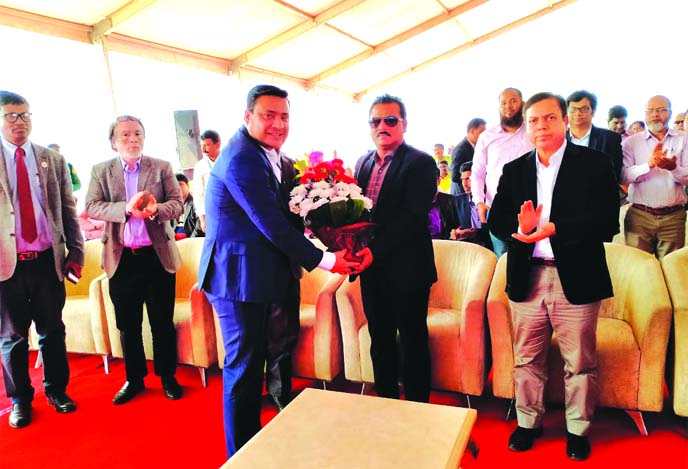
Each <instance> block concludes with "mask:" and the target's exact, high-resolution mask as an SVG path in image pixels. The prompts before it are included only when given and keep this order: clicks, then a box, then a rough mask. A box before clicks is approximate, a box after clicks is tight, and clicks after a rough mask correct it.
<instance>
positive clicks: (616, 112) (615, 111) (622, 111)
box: [607, 104, 628, 122]
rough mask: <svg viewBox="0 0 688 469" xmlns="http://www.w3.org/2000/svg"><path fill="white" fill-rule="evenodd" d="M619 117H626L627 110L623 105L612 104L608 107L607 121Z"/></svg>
mask: <svg viewBox="0 0 688 469" xmlns="http://www.w3.org/2000/svg"><path fill="white" fill-rule="evenodd" d="M621 117H623V118H624V119H625V118H626V117H628V111H627V110H626V108H625V107H623V106H621V105H619V104H617V105H616V106H612V107H610V108H609V112H608V113H607V122H609V121H610V120H612V119H619V118H621Z"/></svg>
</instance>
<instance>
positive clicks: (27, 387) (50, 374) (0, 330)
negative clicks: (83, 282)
mask: <svg viewBox="0 0 688 469" xmlns="http://www.w3.org/2000/svg"><path fill="white" fill-rule="evenodd" d="M64 304H65V288H64V283H62V282H61V281H60V280H58V278H57V273H56V272H55V260H54V258H53V251H52V249H48V250H47V251H43V252H42V253H41V254H40V255H39V257H38V259H35V260H30V261H18V262H17V267H16V269H15V271H14V275H12V277H10V278H9V279H7V280H5V281H4V282H0V353H2V372H3V376H4V380H5V390H6V392H7V396H8V397H10V398H12V402H13V403H15V404H16V403H19V402H31V400H32V399H33V395H34V389H33V387H32V386H31V380H30V378H29V342H28V337H29V327H30V326H31V321H34V322H35V324H36V331H37V332H38V337H39V339H38V347H39V349H40V351H41V355H42V357H43V387H44V390H45V393H46V394H57V393H61V392H64V391H65V389H66V388H67V383H68V382H69V365H68V363H67V350H66V348H65V326H64V323H63V322H62V308H63V307H64Z"/></svg>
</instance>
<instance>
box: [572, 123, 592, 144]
mask: <svg viewBox="0 0 688 469" xmlns="http://www.w3.org/2000/svg"><path fill="white" fill-rule="evenodd" d="M590 132H592V125H591V126H590V128H589V129H588V131H587V132H586V133H585V135H583V136H582V137H580V138H578V137H576V136H574V135H573V132H571V128H569V135H570V136H571V139H575V140H578V141H579V142H580V141H581V140H585V139H587V138H588V137H590Z"/></svg>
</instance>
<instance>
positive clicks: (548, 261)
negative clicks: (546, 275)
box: [530, 257, 557, 267]
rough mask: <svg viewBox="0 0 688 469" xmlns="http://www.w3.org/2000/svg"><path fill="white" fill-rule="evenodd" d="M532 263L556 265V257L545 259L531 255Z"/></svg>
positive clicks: (548, 265)
mask: <svg viewBox="0 0 688 469" xmlns="http://www.w3.org/2000/svg"><path fill="white" fill-rule="evenodd" d="M530 263H531V264H533V265H544V266H545V267H556V266H557V261H556V259H543V258H542V257H531V258H530Z"/></svg>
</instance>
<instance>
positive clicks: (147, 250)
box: [124, 245, 155, 256]
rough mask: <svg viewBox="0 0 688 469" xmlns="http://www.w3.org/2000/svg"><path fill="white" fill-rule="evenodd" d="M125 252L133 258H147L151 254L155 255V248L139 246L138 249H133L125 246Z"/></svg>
mask: <svg viewBox="0 0 688 469" xmlns="http://www.w3.org/2000/svg"><path fill="white" fill-rule="evenodd" d="M124 251H125V252H128V253H129V254H131V255H132V256H147V255H150V254H155V250H154V249H153V246H152V245H151V246H139V247H137V248H132V247H128V246H124Z"/></svg>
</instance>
